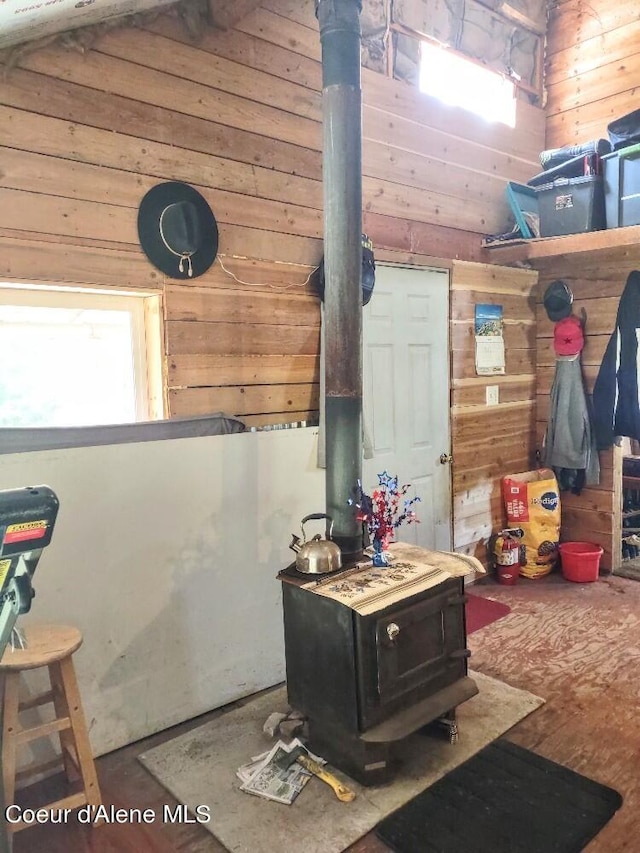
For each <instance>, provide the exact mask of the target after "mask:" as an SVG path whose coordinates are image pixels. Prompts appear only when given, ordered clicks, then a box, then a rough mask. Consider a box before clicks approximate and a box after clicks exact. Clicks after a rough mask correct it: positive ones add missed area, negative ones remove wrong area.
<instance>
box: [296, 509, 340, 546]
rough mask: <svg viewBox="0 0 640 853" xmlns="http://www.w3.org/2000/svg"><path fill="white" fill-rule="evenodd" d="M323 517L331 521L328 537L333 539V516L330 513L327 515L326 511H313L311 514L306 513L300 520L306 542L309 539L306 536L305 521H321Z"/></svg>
mask: <svg viewBox="0 0 640 853" xmlns="http://www.w3.org/2000/svg"><path fill="white" fill-rule="evenodd" d="M321 518H326V519H327V521H330V522H331V523H330V525H329V533H328V537H327V538H328V539H331V534H332V533H333V518H331V516H330V515H327V514H326V512H312V513H311V514H310V515H305V517H304V518H303V519H302V521H301V522H300V528H301V529H302V536H303V538H304V541H305V542H306V541H307V537H306V536H305V532H304V525H305V522H307V521H320V519H321Z"/></svg>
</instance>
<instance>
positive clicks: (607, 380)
mask: <svg viewBox="0 0 640 853" xmlns="http://www.w3.org/2000/svg"><path fill="white" fill-rule="evenodd" d="M638 330H640V272H638V270H634V271H633V272H632V273H630V274H629V277H628V278H627V283H626V284H625V287H624V290H623V292H622V296H621V297H620V303H619V305H618V314H617V317H616V327H615V330H614V332H613V334H612V335H611V337H610V339H609V343H608V344H607V348H606V350H605V353H604V357H603V359H602V364H601V365H600V370H599V372H598V378H597V379H596V384H595V386H594V388H593V409H594V428H595V431H596V439H597V444H598V449H599V450H605V449H606V448H607V447H611V445H612V444H613V442H614V440H615V438H616V436H621V435H624V436H628V437H629V438H635V439H638V440H640V401H639V400H638V388H639V384H640V383H639V381H638V372H639V366H638V333H639V332H638Z"/></svg>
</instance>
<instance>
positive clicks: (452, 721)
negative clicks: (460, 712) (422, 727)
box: [436, 708, 458, 744]
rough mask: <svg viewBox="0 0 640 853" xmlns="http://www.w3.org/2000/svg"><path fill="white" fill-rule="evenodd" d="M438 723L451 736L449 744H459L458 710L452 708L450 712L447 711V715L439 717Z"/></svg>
mask: <svg viewBox="0 0 640 853" xmlns="http://www.w3.org/2000/svg"><path fill="white" fill-rule="evenodd" d="M436 723H438V725H440V726H444V728H445V729H446V730H447V732H448V735H449V743H452V744H453V743H458V723H457V721H456V709H455V708H452V709H451V710H450V711H447V713H446V714H443V715H442V717H438V719H437V720H436Z"/></svg>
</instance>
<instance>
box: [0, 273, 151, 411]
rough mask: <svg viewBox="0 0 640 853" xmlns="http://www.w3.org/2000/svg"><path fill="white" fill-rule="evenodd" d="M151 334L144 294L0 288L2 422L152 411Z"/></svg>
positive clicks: (0, 400) (0, 409)
mask: <svg viewBox="0 0 640 853" xmlns="http://www.w3.org/2000/svg"><path fill="white" fill-rule="evenodd" d="M149 298H150V299H154V298H155V297H149ZM151 332H152V330H151V326H150V324H147V323H146V312H145V299H144V298H143V297H139V296H128V295H126V296H125V295H106V294H95V293H79V292H65V291H54V290H42V291H38V290H32V289H25V290H21V289H19V288H6V289H5V288H0V359H1V360H2V372H1V373H0V427H53V426H55V427H62V426H92V425H100V424H113V423H129V422H134V421H140V420H149V419H151V418H153V417H157V416H158V415H157V414H156V413H155V412H154V411H153V407H152V405H151V403H150V398H151V394H152V389H151V387H150V379H151V369H150V367H151V366H150V364H149V347H148V338H149V337H150V335H151ZM160 416H161V415H160Z"/></svg>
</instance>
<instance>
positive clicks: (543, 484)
mask: <svg viewBox="0 0 640 853" xmlns="http://www.w3.org/2000/svg"><path fill="white" fill-rule="evenodd" d="M502 496H503V499H504V504H505V509H506V511H507V518H508V520H509V527H519V528H521V530H522V531H523V537H522V539H521V540H520V542H521V545H523V546H524V548H523V549H522V551H523V552H524V554H525V555H526V560H522V562H521V565H520V574H521V575H523V576H524V577H525V578H541V577H544V576H545V575H548V574H549V572H550V571H551V570H552V569H553V567H554V566H555V565H556V563H557V562H558V540H559V539H560V492H559V490H558V482H557V480H556V477H555V474H554V473H553V471H552V470H551V469H550V468H540V469H539V470H537V471H525V472H524V473H522V474H511V475H510V476H508V477H503V478H502Z"/></svg>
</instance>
